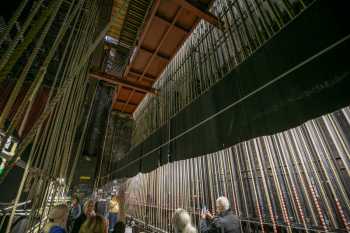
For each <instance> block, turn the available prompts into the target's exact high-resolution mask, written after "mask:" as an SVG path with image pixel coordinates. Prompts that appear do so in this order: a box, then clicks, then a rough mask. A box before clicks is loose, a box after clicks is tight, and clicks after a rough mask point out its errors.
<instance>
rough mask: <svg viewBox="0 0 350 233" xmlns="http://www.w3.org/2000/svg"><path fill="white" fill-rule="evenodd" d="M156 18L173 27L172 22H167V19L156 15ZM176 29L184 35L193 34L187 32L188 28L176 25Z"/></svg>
mask: <svg viewBox="0 0 350 233" xmlns="http://www.w3.org/2000/svg"><path fill="white" fill-rule="evenodd" d="M154 17H155V18H157V19H159V20H160V21H162V22H164V23H166V24H167V25H168V26H169V25H171V23H172V22H171V21H169V20H167V19H166V18H164V17H163V16H160V15H157V14H156V15H155V16H154ZM174 27H176V28H178V29H179V30H180V31H182V32H183V33H191V31H190V30H187V29H186V28H184V27H182V26H180V25H176V24H174Z"/></svg>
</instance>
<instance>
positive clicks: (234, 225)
mask: <svg viewBox="0 0 350 233" xmlns="http://www.w3.org/2000/svg"><path fill="white" fill-rule="evenodd" d="M216 209H217V212H218V215H217V216H213V215H212V214H211V213H210V212H209V211H207V212H205V213H202V215H201V221H200V232H201V233H240V232H241V227H240V220H239V218H238V216H236V215H233V213H232V211H231V210H230V202H229V200H228V199H227V198H226V197H219V198H218V199H217V200H216Z"/></svg>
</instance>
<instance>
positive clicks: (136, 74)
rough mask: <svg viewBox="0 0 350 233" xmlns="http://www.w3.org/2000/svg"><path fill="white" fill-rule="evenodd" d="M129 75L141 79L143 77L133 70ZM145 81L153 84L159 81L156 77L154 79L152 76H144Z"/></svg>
mask: <svg viewBox="0 0 350 233" xmlns="http://www.w3.org/2000/svg"><path fill="white" fill-rule="evenodd" d="M129 74H131V75H134V76H137V77H141V75H142V74H141V73H139V72H136V71H134V70H133V69H130V71H129ZM143 79H147V80H149V81H152V82H155V81H156V80H157V78H156V77H152V76H149V75H144V76H143Z"/></svg>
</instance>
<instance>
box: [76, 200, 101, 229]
mask: <svg viewBox="0 0 350 233" xmlns="http://www.w3.org/2000/svg"><path fill="white" fill-rule="evenodd" d="M95 215H96V214H95V203H94V201H93V200H87V201H86V202H85V204H84V207H83V212H82V213H81V214H80V216H79V218H77V219H76V220H75V221H74V224H73V229H72V231H71V233H78V232H79V230H80V227H81V226H82V224H83V223H84V222H85V221H86V220H87V219H89V218H92V217H94V216H95Z"/></svg>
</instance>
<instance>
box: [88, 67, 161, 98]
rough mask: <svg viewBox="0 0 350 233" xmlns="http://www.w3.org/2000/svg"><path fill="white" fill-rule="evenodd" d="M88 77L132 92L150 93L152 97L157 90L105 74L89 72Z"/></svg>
mask: <svg viewBox="0 0 350 233" xmlns="http://www.w3.org/2000/svg"><path fill="white" fill-rule="evenodd" d="M90 77H91V78H95V79H98V80H102V81H105V82H108V83H110V84H114V85H119V86H125V87H129V88H131V89H133V90H137V91H141V92H143V93H150V94H153V95H157V90H156V89H154V88H152V87H147V86H144V85H140V84H138V83H135V82H131V81H129V80H127V79H121V78H119V77H117V76H114V75H110V74H107V73H103V72H91V73H90ZM117 98H118V96H117Z"/></svg>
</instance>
